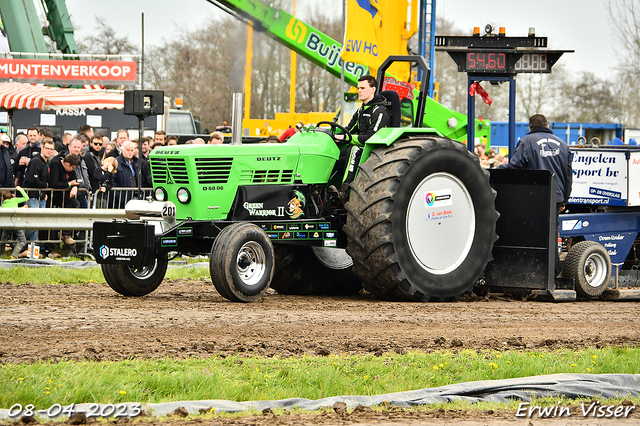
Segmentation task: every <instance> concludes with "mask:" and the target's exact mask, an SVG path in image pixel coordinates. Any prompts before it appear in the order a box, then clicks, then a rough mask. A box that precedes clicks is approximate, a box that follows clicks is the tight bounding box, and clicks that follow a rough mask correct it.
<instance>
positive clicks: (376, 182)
mask: <svg viewBox="0 0 640 426" xmlns="http://www.w3.org/2000/svg"><path fill="white" fill-rule="evenodd" d="M494 201H495V191H494V190H493V189H492V188H491V186H490V185H489V174H488V173H487V172H486V171H485V170H483V169H482V168H481V167H480V165H479V163H478V159H477V157H475V156H474V155H473V154H471V153H470V152H469V151H468V150H467V148H466V146H465V145H463V144H461V143H458V142H455V141H452V140H450V139H446V138H441V137H428V136H416V137H409V138H406V139H401V140H399V141H396V142H394V143H393V144H392V145H390V146H388V147H383V148H378V149H376V150H374V151H372V152H371V156H370V157H369V158H368V159H367V161H366V162H365V163H364V164H362V165H361V166H360V169H359V172H358V176H357V177H356V179H355V181H354V183H353V184H352V185H351V193H350V196H349V201H348V202H347V203H346V205H345V208H346V210H347V223H346V225H345V226H344V228H343V230H344V231H345V233H346V234H347V241H348V244H347V253H349V255H351V257H352V258H353V262H354V265H353V270H354V272H355V273H356V274H357V275H358V276H360V278H362V281H363V284H364V288H365V289H366V290H368V291H369V292H370V293H372V294H374V295H375V296H377V297H381V298H385V299H389V300H407V301H449V300H457V299H458V298H459V297H460V296H461V295H462V294H463V293H465V292H467V291H471V290H472V288H473V285H474V283H475V282H476V281H477V280H478V279H479V278H481V277H482V275H483V273H484V269H485V267H486V265H487V263H488V262H489V261H490V260H491V250H492V247H493V243H494V242H495V241H496V239H497V236H496V232H495V230H496V221H497V219H498V213H497V212H496V210H495V202H494Z"/></svg>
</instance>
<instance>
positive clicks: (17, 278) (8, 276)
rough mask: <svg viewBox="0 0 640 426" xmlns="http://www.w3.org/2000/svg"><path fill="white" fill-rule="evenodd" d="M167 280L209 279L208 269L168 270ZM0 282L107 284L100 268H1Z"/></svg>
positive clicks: (182, 268)
mask: <svg viewBox="0 0 640 426" xmlns="http://www.w3.org/2000/svg"><path fill="white" fill-rule="evenodd" d="M165 278H166V279H181V278H183V279H200V278H209V268H207V267H188V266H184V267H180V268H170V269H167V274H166V275H165ZM0 282H12V283H17V284H22V283H31V284H87V283H94V282H95V283H105V282H106V281H105V280H104V277H103V276H102V271H101V269H100V267H99V266H95V267H90V268H82V269H73V268H63V267H61V266H47V267H36V268H30V267H16V268H0Z"/></svg>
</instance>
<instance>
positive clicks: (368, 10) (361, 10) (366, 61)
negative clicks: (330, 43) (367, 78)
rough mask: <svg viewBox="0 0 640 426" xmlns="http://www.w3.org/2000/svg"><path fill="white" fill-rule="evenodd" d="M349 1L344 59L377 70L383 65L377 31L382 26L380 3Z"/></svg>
mask: <svg viewBox="0 0 640 426" xmlns="http://www.w3.org/2000/svg"><path fill="white" fill-rule="evenodd" d="M380 1H382V0H347V19H346V28H345V33H344V42H343V44H342V46H343V47H342V55H341V57H342V59H343V60H345V61H348V62H355V63H357V64H362V65H366V66H368V67H370V68H374V69H377V68H378V67H379V66H380V65H381V64H382V55H381V52H380V49H379V48H378V42H377V38H376V31H375V29H376V28H378V27H379V26H380V20H381V16H380V11H379V2H380Z"/></svg>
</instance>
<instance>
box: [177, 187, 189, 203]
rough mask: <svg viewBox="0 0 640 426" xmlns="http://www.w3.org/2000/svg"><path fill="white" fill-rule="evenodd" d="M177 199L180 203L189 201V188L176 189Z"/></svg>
mask: <svg viewBox="0 0 640 426" xmlns="http://www.w3.org/2000/svg"><path fill="white" fill-rule="evenodd" d="M178 201H180V202H181V203H182V204H187V203H188V202H189V201H191V193H189V190H188V189H187V188H180V189H178Z"/></svg>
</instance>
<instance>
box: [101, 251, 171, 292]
mask: <svg viewBox="0 0 640 426" xmlns="http://www.w3.org/2000/svg"><path fill="white" fill-rule="evenodd" d="M167 264H168V261H167V259H166V258H158V257H155V258H154V259H153V263H152V264H151V265H147V266H142V267H139V268H132V267H130V266H126V265H106V264H103V265H102V274H103V275H104V278H105V280H106V281H107V284H108V285H109V287H111V288H112V289H113V290H114V291H115V292H116V293H119V294H121V295H123V296H135V297H140V296H146V295H147V294H149V293H151V292H153V291H154V290H155V289H157V288H158V286H159V285H160V283H161V282H162V280H163V279H164V276H165V274H166V272H167Z"/></svg>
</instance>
